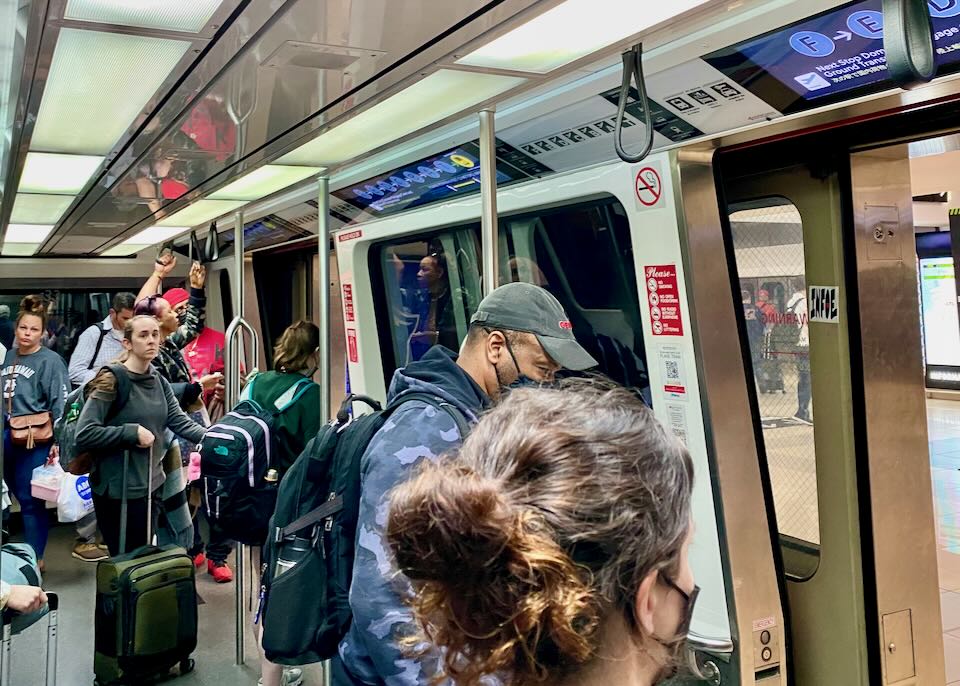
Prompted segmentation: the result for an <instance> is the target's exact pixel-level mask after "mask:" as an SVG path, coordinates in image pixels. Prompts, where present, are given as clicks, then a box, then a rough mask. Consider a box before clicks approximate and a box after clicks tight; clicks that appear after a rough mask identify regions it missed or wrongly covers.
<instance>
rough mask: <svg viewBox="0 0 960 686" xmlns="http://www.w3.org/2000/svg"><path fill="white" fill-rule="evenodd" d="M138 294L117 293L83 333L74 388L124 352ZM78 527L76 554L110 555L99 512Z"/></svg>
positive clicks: (74, 359)
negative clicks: (126, 329) (100, 532)
mask: <svg viewBox="0 0 960 686" xmlns="http://www.w3.org/2000/svg"><path fill="white" fill-rule="evenodd" d="M134 297H135V296H134V295H133V293H117V294H116V295H115V296H113V302H112V303H111V307H110V314H109V315H108V316H107V318H106V319H104V320H103V321H102V322H99V323H98V324H95V325H93V326H91V327H89V328H87V329H86V330H84V332H83V333H82V334H80V337H79V338H78V339H77V345H76V347H75V348H74V349H73V355H71V357H70V365H69V367H68V369H69V371H70V381H71V383H72V384H73V385H74V387H80V386H83V385H85V384H86V383H87V382H88V381H90V380H92V379H93V377H95V376H96V375H97V372H98V371H100V369H101V368H102V367H103V366H104V365H106V364H107V363H109V362H111V361H112V360H115V359H117V358H118V357H120V355H121V354H122V353H123V327H124V326H125V325H126V323H127V320H129V319H130V318H131V317H133V306H134ZM76 527H77V541H76V543H75V544H74V546H73V552H72V553H71V554H72V555H73V557H75V558H76V559H78V560H82V561H84V562H98V561H100V560H105V559H107V557H109V556H108V554H107V546H105V545H103V544H98V543H97V514H96V512H91V513H90V514H88V515H86V516H85V517H83V518H82V519H80V520H79V521H78V522H77V524H76Z"/></svg>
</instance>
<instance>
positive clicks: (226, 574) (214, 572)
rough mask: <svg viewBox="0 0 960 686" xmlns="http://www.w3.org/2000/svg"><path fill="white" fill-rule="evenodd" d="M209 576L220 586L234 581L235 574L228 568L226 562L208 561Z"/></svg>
mask: <svg viewBox="0 0 960 686" xmlns="http://www.w3.org/2000/svg"><path fill="white" fill-rule="evenodd" d="M207 574H209V575H210V576H212V577H213V580H214V581H216V582H217V583H218V584H226V583H229V582H231V581H233V572H232V571H231V570H230V568H229V567H228V566H227V563H226V562H214V561H213V560H207Z"/></svg>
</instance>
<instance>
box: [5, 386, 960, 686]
mask: <svg viewBox="0 0 960 686" xmlns="http://www.w3.org/2000/svg"><path fill="white" fill-rule="evenodd" d="M790 395H791V394H783V395H780V396H771V397H762V398H761V400H762V402H761V405H762V406H764V407H763V408H762V409H763V410H764V412H762V414H763V415H764V417H774V418H776V417H778V416H779V415H784V416H786V417H787V418H788V419H787V420H784V421H783V422H777V421H773V420H771V422H769V423H770V424H771V426H772V427H773V426H775V427H776V428H777V429H779V431H778V432H777V433H778V434H780V435H781V436H783V439H786V440H778V441H777V442H778V444H779V445H777V446H776V448H781V449H783V450H786V452H789V453H791V454H792V456H793V457H794V458H796V457H798V455H796V454H795V452H796V450H797V448H798V445H799V444H802V443H803V442H805V440H807V437H805V434H806V433H808V432H809V433H811V434H812V427H805V426H794V425H791V423H790V422H789V417H790V414H789V412H787V411H786V410H788V409H789V408H786V405H784V408H780V407H777V406H776V405H777V404H783V403H786V402H787V401H786V400H783V398H787V397H789V396H790ZM790 402H792V399H791V400H790ZM766 405H769V407H766ZM927 407H928V413H927V423H928V427H929V441H930V466H931V474H932V476H933V497H934V508H935V514H936V526H937V545H938V551H937V553H938V561H939V571H940V600H941V616H942V620H943V640H944V654H945V657H946V673H947V684H948V686H960V402H956V401H946V400H930V401H928V405H927ZM765 422H766V420H765ZM780 424H783V426H782V427H781V426H780ZM794 434H796V435H794ZM773 435H776V434H773ZM773 435H771V436H770V437H772V436H773ZM774 447H775V446H773V445H771V444H770V443H769V442H768V451H769V452H770V453H773V454H771V457H772V458H774V459H773V464H772V465H771V467H772V468H773V471H774V472H775V473H776V472H778V469H777V467H778V465H777V462H778V461H777V459H776V455H775V453H776V450H770V448H774ZM810 462H811V465H810V466H811V469H809V470H807V469H802V468H801V469H797V468H796V467H797V463H796V462H794V463H793V467H794V468H793V469H791V470H790V474H789V476H790V478H791V479H792V480H794V481H795V480H796V478H797V475H798V472H799V473H806V472H808V471H809V472H811V473H810V474H809V475H808V476H809V477H810V478H811V479H813V480H814V484H815V476H814V475H813V474H812V472H813V469H812V459H811V460H810ZM774 476H776V474H774ZM784 476H787V475H784ZM774 481H776V478H775V479H774ZM812 487H813V489H814V491H815V488H816V487H815V485H813V486H812ZM803 490H806V489H803ZM785 495H789V494H787V493H785ZM797 497H798V498H799V496H797ZM802 500H803V501H805V502H804V503H803V504H804V506H803V507H796V508H792V509H790V510H787V512H790V513H792V515H791V516H792V518H790V519H789V524H790V526H792V527H796V528H797V529H798V530H806V531H808V532H809V533H811V534H812V535H815V534H816V533H818V532H817V531H816V530H817V528H818V523H817V522H816V519H815V512H816V505H815V502H816V501H815V500H812V501H811V499H810V498H809V496H807V497H803V498H802ZM788 502H789V501H788ZM789 504H790V505H793V504H794V503H789ZM797 504H798V505H799V504H800V503H797ZM779 509H780V508H779V507H778V510H779ZM787 512H782V513H781V516H783V515H784V514H787ZM811 517H812V518H811ZM785 519H788V518H787V517H785ZM72 545H73V528H72V527H71V526H69V525H61V526H58V527H56V528H54V529H53V530H52V531H51V536H50V543H49V545H48V548H47V556H46V558H47V559H46V562H47V574H46V575H45V579H44V585H45V586H46V587H47V588H49V589H51V590H55V591H57V592H58V593H60V598H61V612H60V640H59V659H58V681H57V683H58V684H60V685H61V686H89V685H90V684H92V683H93V659H92V655H93V627H92V619H93V603H94V592H93V588H94V574H95V571H96V565H95V564H90V563H84V562H80V561H78V560H75V559H74V558H72V557H71V556H70V550H71V548H72ZM230 564H231V566H232V567H234V559H233V557H232V556H231V559H230ZM252 579H254V574H253V573H252V570H251V571H250V572H248V574H247V583H248V585H249V584H250V582H251V580H252ZM197 591H198V593H199V596H200V598H201V599H202V600H203V604H202V605H201V606H200V631H199V634H200V640H199V645H198V647H197V650H196V652H195V653H194V656H193V657H194V659H195V661H196V665H197V666H196V669H195V670H194V672H192V673H191V674H188V675H186V676H183V677H180V678H178V679H176V680H175V681H173V682H170V683H171V684H176V685H177V686H179V685H180V684H182V685H183V686H219V685H221V684H229V685H230V686H244V685H246V684H255V683H256V682H257V679H258V677H259V661H258V659H259V658H258V655H257V649H256V644H255V642H254V636H253V632H252V630H250V627H251V626H252V622H251V621H248V622H247V623H246V625H247V627H248V631H247V635H246V663H245V665H243V666H238V665H236V664H235V660H234V655H235V632H234V598H235V586H234V584H232V583H231V584H216V583H214V581H213V579H212V578H211V577H210V576H209V575H208V574H206V573H205V572H204V573H201V574H198V577H197ZM251 593H252V591H251ZM251 593H248V596H251ZM248 608H249V606H248ZM250 617H252V612H251V613H250ZM248 619H249V617H248ZM45 630H46V623H45V622H44V621H41V622H39V623H38V625H36V626H34V627H31V628H30V629H28V630H27V631H26V632H24V633H23V634H22V635H20V636H18V637H16V638H15V639H14V641H13V655H12V658H13V659H12V663H13V675H12V677H13V678H12V679H11V683H12V684H17V685H18V686H19V685H20V684H24V685H26V684H41V683H43V681H42V676H41V675H42V673H43V661H44V650H43V647H44V645H45V642H44V634H45ZM304 684H305V685H306V686H320V684H322V677H321V673H320V670H319V667H318V666H311V667H309V668H307V669H306V674H305V678H304Z"/></svg>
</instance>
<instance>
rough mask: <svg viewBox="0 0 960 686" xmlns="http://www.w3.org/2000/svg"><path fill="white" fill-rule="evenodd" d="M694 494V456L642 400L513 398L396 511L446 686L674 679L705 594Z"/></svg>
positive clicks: (588, 389)
mask: <svg viewBox="0 0 960 686" xmlns="http://www.w3.org/2000/svg"><path fill="white" fill-rule="evenodd" d="M692 488H693V463H692V461H691V459H690V456H689V454H688V453H687V451H686V450H685V449H684V447H683V446H682V445H681V444H680V442H679V441H677V440H676V439H675V438H673V437H672V436H671V435H669V433H668V432H667V431H665V430H664V428H663V427H662V426H661V425H660V424H659V423H658V422H657V421H656V419H654V416H653V413H652V412H651V411H650V410H649V409H647V408H646V407H645V406H644V405H643V404H642V403H641V402H639V400H638V399H637V398H636V396H634V395H633V394H632V393H631V392H629V391H627V390H624V389H619V388H614V387H612V386H607V385H605V384H598V383H595V382H591V381H588V380H580V379H570V380H567V381H565V382H562V384H561V385H560V387H558V388H553V389H549V388H548V389H542V390H539V391H538V390H532V389H522V390H519V391H516V392H514V393H511V394H510V396H509V397H508V398H507V399H506V400H504V402H502V403H501V404H500V405H499V406H497V407H496V408H495V409H493V410H492V411H490V412H489V413H488V414H486V415H485V416H484V418H483V419H482V421H481V422H480V423H479V424H478V425H477V426H476V428H475V429H474V431H473V432H472V433H471V434H470V436H469V438H467V440H466V442H465V443H464V444H463V447H462V448H461V449H460V451H459V452H458V453H457V455H456V457H455V458H453V459H447V460H445V461H441V462H440V463H439V464H429V463H428V464H425V465H424V468H423V469H422V471H421V472H420V473H419V474H418V476H417V477H416V478H414V479H413V480H411V481H409V482H408V483H406V484H404V485H402V486H401V487H399V488H398V489H397V490H396V491H395V493H394V495H393V497H392V500H391V506H390V511H389V516H388V524H387V538H388V541H389V543H390V547H391V549H392V551H393V553H394V555H395V559H396V561H397V566H398V567H399V569H400V570H401V571H402V572H403V573H404V574H405V575H406V576H407V578H409V579H410V580H411V581H412V582H413V587H414V590H415V595H414V596H413V604H414V610H415V615H416V618H417V621H418V623H419V625H420V627H421V628H422V630H423V633H422V635H423V636H424V637H425V639H426V640H427V641H429V642H430V643H432V644H433V645H434V646H437V647H439V648H440V650H441V653H442V655H443V664H442V665H440V666H439V669H440V670H442V672H443V674H444V676H447V677H450V678H451V679H452V680H453V681H455V682H456V684H457V686H477V685H478V684H480V683H482V679H483V677H484V676H485V675H497V676H498V677H499V679H500V680H502V681H503V683H504V684H507V685H509V686H528V685H531V684H541V683H542V684H550V685H551V686H607V685H615V686H620V685H621V684H632V685H634V686H649V685H651V684H655V683H660V682H661V680H663V679H666V678H669V677H670V676H672V675H673V673H674V672H675V671H676V669H677V668H678V667H679V665H680V659H681V655H682V651H683V649H684V642H685V639H686V635H687V630H688V629H689V626H690V620H691V617H692V615H693V609H694V603H695V601H696V597H697V594H698V593H699V589H698V588H697V587H696V585H695V584H694V579H693V572H692V570H691V568H690V563H689V548H690V540H691V534H692V529H693V526H692V523H691V510H690V500H691V492H692ZM414 640H416V638H414ZM394 683H401V682H400V681H399V680H398V681H396V682H394ZM403 683H413V682H412V681H410V682H407V681H406V680H404V681H403Z"/></svg>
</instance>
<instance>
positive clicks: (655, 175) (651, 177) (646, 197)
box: [633, 163, 663, 210]
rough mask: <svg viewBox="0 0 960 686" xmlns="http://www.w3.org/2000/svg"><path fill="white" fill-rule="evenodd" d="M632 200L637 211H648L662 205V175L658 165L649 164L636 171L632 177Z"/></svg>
mask: <svg viewBox="0 0 960 686" xmlns="http://www.w3.org/2000/svg"><path fill="white" fill-rule="evenodd" d="M633 191H634V196H633V197H634V199H635V200H636V201H637V209H638V210H649V209H653V208H655V207H661V206H662V205H663V175H662V174H661V172H660V165H659V164H657V163H650V164H647V165H644V166H642V167H640V168H639V169H636V171H634V177H633Z"/></svg>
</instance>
